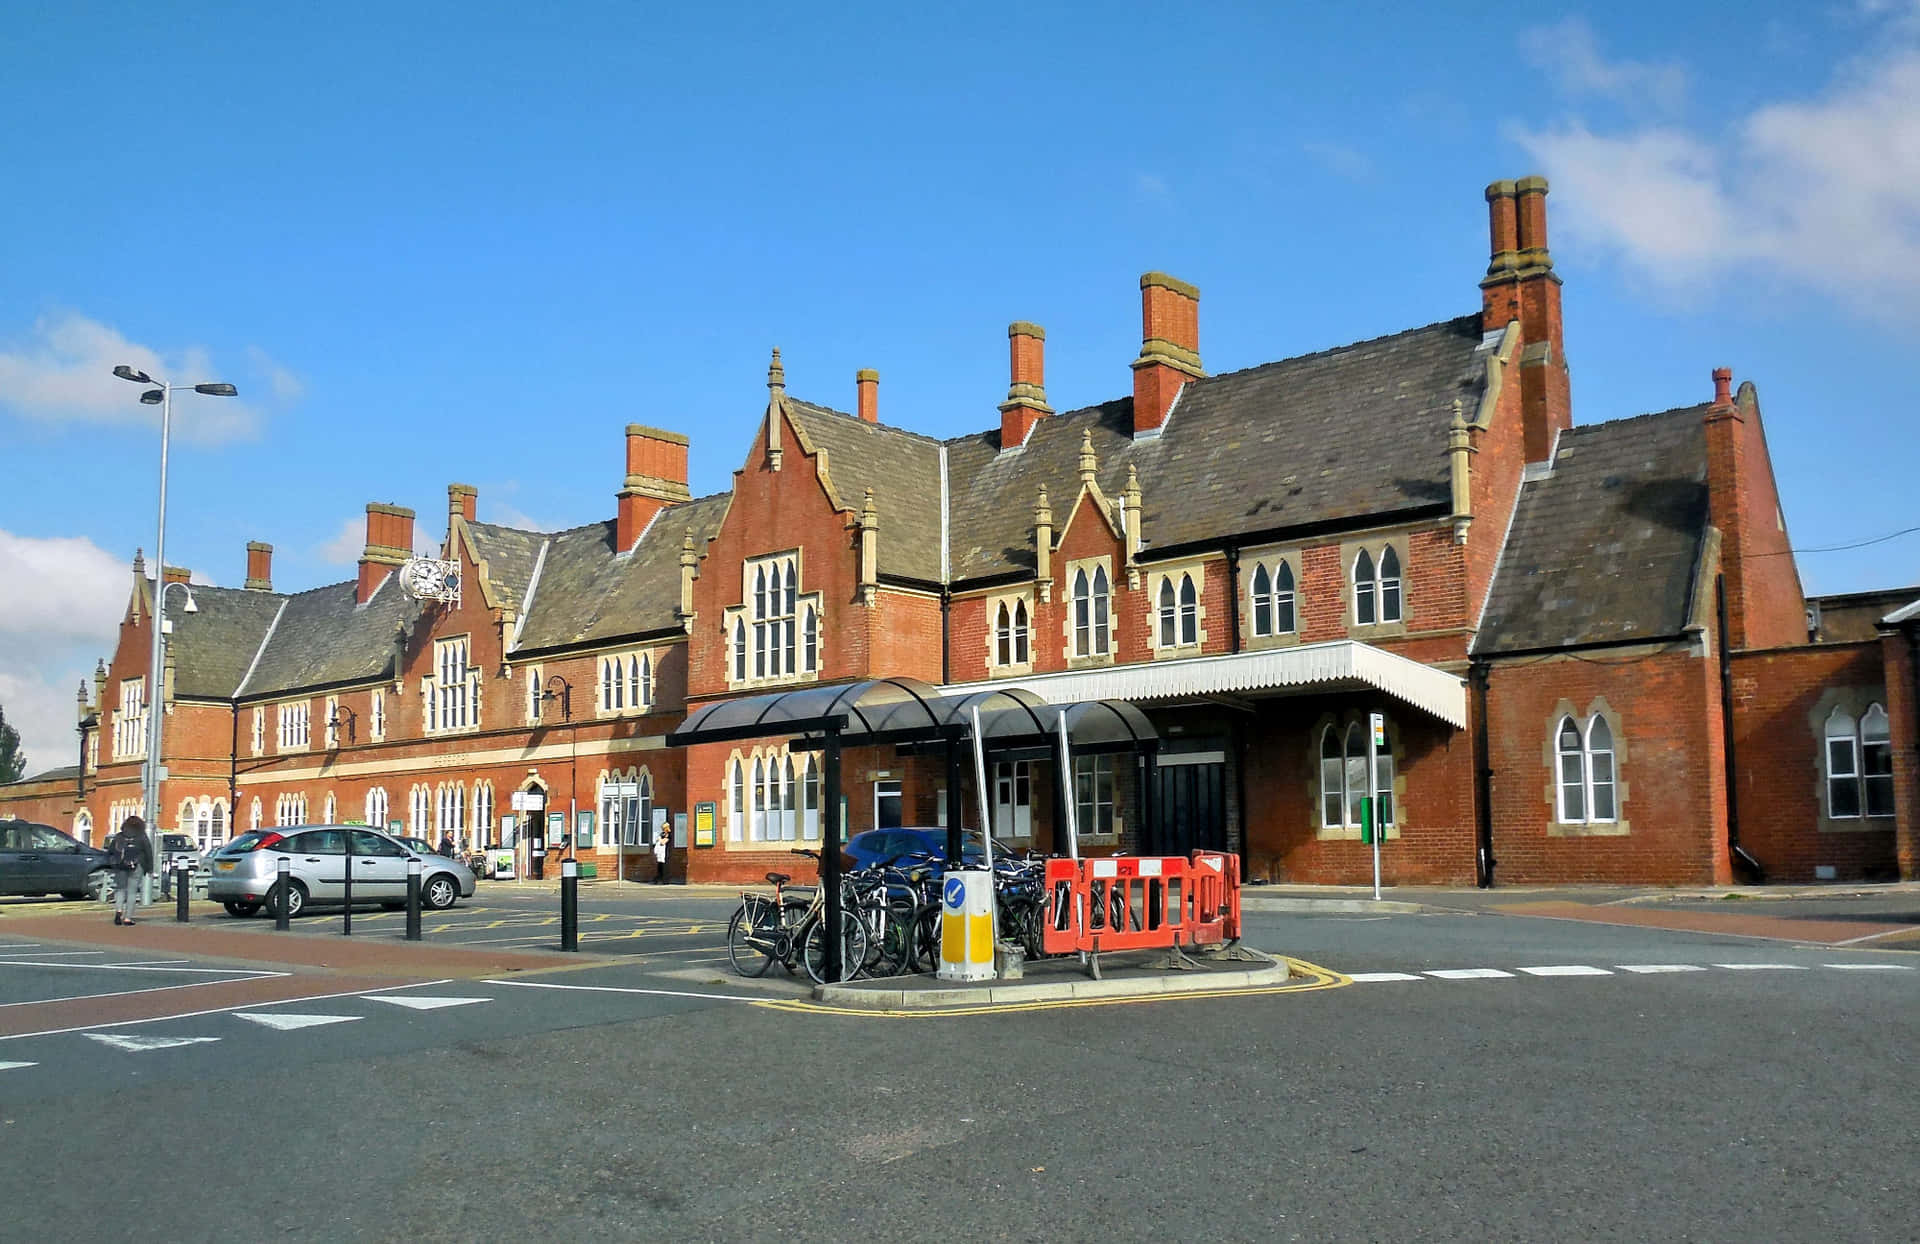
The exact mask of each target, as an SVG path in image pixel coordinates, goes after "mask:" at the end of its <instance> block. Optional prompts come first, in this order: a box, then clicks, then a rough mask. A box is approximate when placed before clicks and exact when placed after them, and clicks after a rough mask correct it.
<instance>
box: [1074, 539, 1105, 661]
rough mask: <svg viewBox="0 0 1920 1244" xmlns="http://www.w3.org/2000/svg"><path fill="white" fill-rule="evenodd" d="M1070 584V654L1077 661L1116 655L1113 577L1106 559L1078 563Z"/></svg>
mask: <svg viewBox="0 0 1920 1244" xmlns="http://www.w3.org/2000/svg"><path fill="white" fill-rule="evenodd" d="M1070 574H1071V577H1070V578H1069V579H1068V583H1069V584H1070V585H1071V586H1070V588H1069V590H1068V609H1067V619H1066V621H1067V628H1068V635H1069V636H1070V640H1071V642H1070V644H1069V648H1068V652H1069V654H1070V655H1071V657H1072V659H1074V660H1094V659H1100V658H1104V657H1110V656H1112V655H1113V577H1112V576H1111V575H1109V574H1108V573H1107V564H1106V560H1105V559H1104V558H1102V559H1100V560H1097V561H1092V562H1083V563H1076V564H1075V565H1074V566H1073V567H1072V570H1071V572H1070Z"/></svg>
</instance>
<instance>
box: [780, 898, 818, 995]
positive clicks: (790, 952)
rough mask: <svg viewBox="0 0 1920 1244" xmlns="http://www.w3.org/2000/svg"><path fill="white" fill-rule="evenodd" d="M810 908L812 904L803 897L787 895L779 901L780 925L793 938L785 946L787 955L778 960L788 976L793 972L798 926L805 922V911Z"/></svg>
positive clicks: (798, 935)
mask: <svg viewBox="0 0 1920 1244" xmlns="http://www.w3.org/2000/svg"><path fill="white" fill-rule="evenodd" d="M811 910H813V904H812V903H809V902H808V901H807V900H806V899H803V898H791V897H789V898H785V899H782V900H781V902H780V926H781V927H782V928H784V929H785V930H786V931H787V935H788V936H789V937H790V938H792V939H794V940H793V942H792V943H790V944H789V946H788V948H787V957H786V958H784V959H782V960H780V966H781V967H783V968H785V969H786V970H787V975H788V976H792V975H793V974H794V971H793V966H794V965H793V956H794V953H795V952H796V951H797V950H799V945H798V941H799V938H800V926H801V925H803V924H805V923H806V919H807V913H808V912H809V911H811Z"/></svg>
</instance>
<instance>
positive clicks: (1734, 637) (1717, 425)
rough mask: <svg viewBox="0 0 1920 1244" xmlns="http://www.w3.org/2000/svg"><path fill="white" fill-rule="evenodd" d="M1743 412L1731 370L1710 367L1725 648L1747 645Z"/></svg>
mask: <svg viewBox="0 0 1920 1244" xmlns="http://www.w3.org/2000/svg"><path fill="white" fill-rule="evenodd" d="M1745 423H1746V416H1745V415H1744V414H1742V413H1741V410H1740V407H1739V406H1737V405H1735V403H1734V400H1733V369H1732V368H1731V367H1716V368H1714V369H1713V404H1712V405H1711V406H1709V407H1707V417H1706V425H1707V521H1709V522H1711V523H1712V524H1713V525H1714V527H1715V528H1717V529H1718V530H1719V532H1720V573H1721V574H1722V575H1723V576H1724V577H1725V579H1726V585H1727V634H1726V635H1725V636H1723V637H1722V639H1721V642H1722V643H1724V644H1726V645H1727V646H1728V647H1729V648H1744V647H1746V646H1747V609H1746V603H1747V592H1746V577H1747V576H1746V561H1747V530H1746V515H1745V514H1744V513H1742V511H1741V506H1740V482H1741V481H1742V480H1743V479H1745V478H1746V473H1747V464H1746V440H1747V438H1746V437H1745V436H1744V435H1742V433H1743V432H1744V431H1745V428H1744V426H1743V425H1744V424H1745Z"/></svg>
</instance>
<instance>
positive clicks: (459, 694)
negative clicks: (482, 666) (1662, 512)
mask: <svg viewBox="0 0 1920 1244" xmlns="http://www.w3.org/2000/svg"><path fill="white" fill-rule="evenodd" d="M472 655H473V645H472V637H471V636H469V635H455V636H452V637H451V638H448V639H439V640H435V641H434V645H433V670H432V672H431V673H429V674H428V675H427V676H426V677H425V678H424V679H422V680H421V686H422V689H423V690H424V691H425V693H426V721H427V733H428V734H457V733H460V732H462V731H468V730H475V729H478V728H479V726H480V671H479V669H478V668H476V667H475V666H474V664H473V661H472Z"/></svg>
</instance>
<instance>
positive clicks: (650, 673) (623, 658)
mask: <svg viewBox="0 0 1920 1244" xmlns="http://www.w3.org/2000/svg"><path fill="white" fill-rule="evenodd" d="M728 658H729V659H731V658H732V653H731V652H729V653H728ZM642 659H644V660H645V662H646V665H645V668H646V678H645V679H644V680H643V681H642V682H641V684H640V695H641V702H640V704H638V705H636V704H634V703H633V702H632V697H631V695H630V692H631V691H632V688H633V664H634V662H636V661H640V660H642ZM613 661H618V662H619V663H620V666H619V669H620V678H619V690H620V707H618V708H608V707H607V700H606V690H607V665H608V663H609V662H613ZM659 673H660V662H659V659H658V658H657V656H656V655H655V653H654V651H653V649H651V648H635V649H633V650H632V651H630V652H606V653H602V654H601V655H599V656H598V657H595V658H594V662H593V715H594V716H595V717H627V716H631V715H633V714H635V713H638V714H639V715H640V716H642V717H644V716H646V715H647V714H649V713H651V712H653V710H654V694H653V687H654V679H655V678H656V677H658V676H659Z"/></svg>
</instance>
